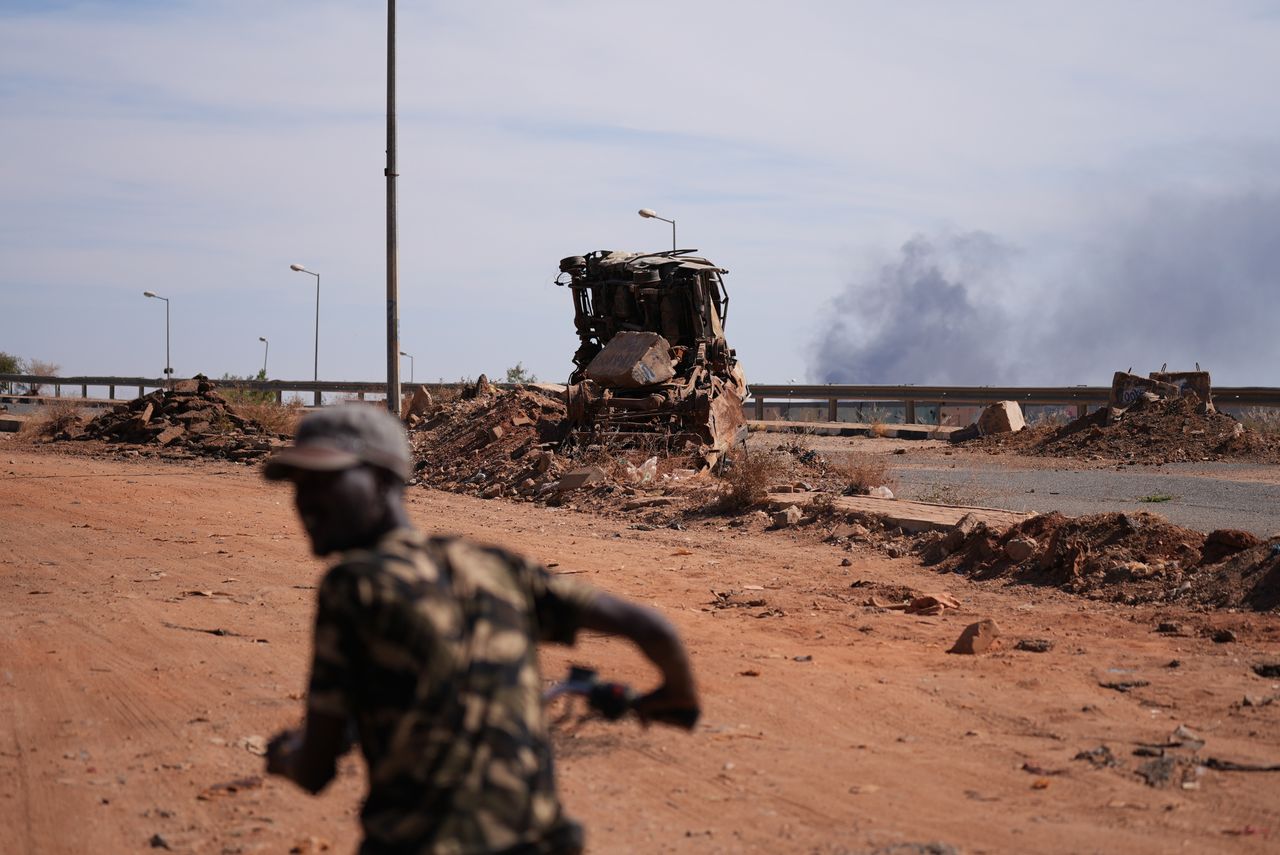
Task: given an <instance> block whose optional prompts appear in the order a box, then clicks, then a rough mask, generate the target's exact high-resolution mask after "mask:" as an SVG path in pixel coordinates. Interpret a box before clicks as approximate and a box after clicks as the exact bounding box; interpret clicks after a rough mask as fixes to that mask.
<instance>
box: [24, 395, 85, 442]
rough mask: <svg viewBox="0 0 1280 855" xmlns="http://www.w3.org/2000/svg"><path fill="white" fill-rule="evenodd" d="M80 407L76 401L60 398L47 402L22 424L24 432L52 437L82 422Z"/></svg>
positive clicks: (34, 435)
mask: <svg viewBox="0 0 1280 855" xmlns="http://www.w3.org/2000/svg"><path fill="white" fill-rule="evenodd" d="M81 419H82V416H81V413H80V407H78V406H77V405H76V404H75V403H74V402H72V401H70V400H68V399H66V398H59V399H55V400H54V401H51V402H50V403H48V404H45V405H44V406H43V407H41V408H40V410H39V412H37V413H36V415H35V417H34V418H31V419H28V420H27V423H26V424H25V425H23V426H22V432H23V433H25V434H27V435H28V436H33V437H52V436H55V435H57V434H59V433H61V432H62V431H64V430H67V429H68V428H70V427H73V426H75V425H78V424H80V423H81Z"/></svg>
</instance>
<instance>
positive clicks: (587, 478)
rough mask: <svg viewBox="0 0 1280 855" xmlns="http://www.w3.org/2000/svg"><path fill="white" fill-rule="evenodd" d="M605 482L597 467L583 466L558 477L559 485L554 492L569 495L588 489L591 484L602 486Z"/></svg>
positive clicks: (601, 470) (600, 470) (601, 472)
mask: <svg viewBox="0 0 1280 855" xmlns="http://www.w3.org/2000/svg"><path fill="white" fill-rule="evenodd" d="M605 480H606V476H605V473H604V470H603V469H601V468H600V467H599V466H584V467H582V468H581V469H571V470H570V471H568V472H566V473H564V475H562V476H561V477H560V483H559V485H558V486H557V487H556V490H557V491H559V492H561V493H571V492H573V491H574V490H581V489H582V488H583V487H590V486H591V485H592V484H603V483H604V482H605Z"/></svg>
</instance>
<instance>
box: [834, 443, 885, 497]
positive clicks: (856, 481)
mask: <svg viewBox="0 0 1280 855" xmlns="http://www.w3.org/2000/svg"><path fill="white" fill-rule="evenodd" d="M827 467H828V469H829V470H830V472H831V475H832V477H834V478H836V479H838V480H839V481H840V482H841V484H842V485H843V492H844V494H845V495H846V496H865V495H866V494H867V493H869V492H871V488H872V487H889V486H891V485H892V481H893V479H892V478H890V477H889V467H888V465H887V464H886V463H885V462H884V461H883V460H881V459H880V458H879V457H877V456H873V455H870V454H856V453H854V454H849V455H847V456H846V457H844V458H843V459H839V460H829V461H828V462H827Z"/></svg>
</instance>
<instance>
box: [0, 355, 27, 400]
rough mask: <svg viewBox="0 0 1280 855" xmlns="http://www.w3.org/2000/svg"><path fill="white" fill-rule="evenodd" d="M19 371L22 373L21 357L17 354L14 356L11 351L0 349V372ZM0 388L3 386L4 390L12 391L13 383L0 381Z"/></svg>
mask: <svg viewBox="0 0 1280 855" xmlns="http://www.w3.org/2000/svg"><path fill="white" fill-rule="evenodd" d="M21 373H22V358H21V357H18V356H14V355H13V354H12V353H5V352H4V351H3V350H0V374H21ZM0 388H3V389H4V390H5V392H12V391H13V384H12V383H0Z"/></svg>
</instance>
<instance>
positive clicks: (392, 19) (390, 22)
mask: <svg viewBox="0 0 1280 855" xmlns="http://www.w3.org/2000/svg"><path fill="white" fill-rule="evenodd" d="M383 175H385V176H386V179H387V409H388V410H390V411H391V412H392V413H394V414H396V415H397V416H398V415H400V356H399V354H400V309H399V289H400V271H399V268H398V262H397V240H396V237H397V236H396V176H397V173H396V0H387V168H386V169H385V170H383Z"/></svg>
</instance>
